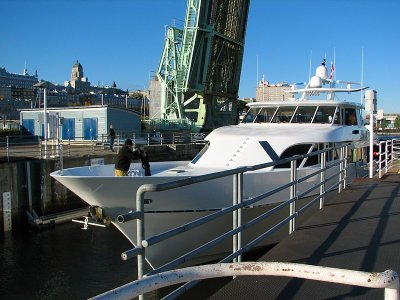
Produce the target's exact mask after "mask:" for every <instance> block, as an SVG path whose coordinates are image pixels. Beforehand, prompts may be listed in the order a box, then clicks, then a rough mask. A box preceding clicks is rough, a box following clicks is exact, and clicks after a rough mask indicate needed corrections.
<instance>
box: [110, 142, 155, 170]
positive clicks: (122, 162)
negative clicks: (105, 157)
mask: <svg viewBox="0 0 400 300" xmlns="http://www.w3.org/2000/svg"><path fill="white" fill-rule="evenodd" d="M138 158H140V160H141V161H142V167H143V169H144V170H145V176H151V172H150V163H149V155H148V153H147V152H146V151H144V150H140V149H139V148H138V149H133V143H132V140H131V139H127V140H126V141H125V143H124V146H122V148H121V149H120V150H119V152H118V155H117V157H116V161H115V167H114V169H115V170H114V171H115V176H128V171H129V166H130V165H131V161H132V160H134V159H138Z"/></svg>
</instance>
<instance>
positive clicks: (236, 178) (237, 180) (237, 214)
mask: <svg viewBox="0 0 400 300" xmlns="http://www.w3.org/2000/svg"><path fill="white" fill-rule="evenodd" d="M232 193H233V195H232V196H233V197H232V200H233V201H232V205H236V204H239V203H242V201H243V173H237V174H234V175H233V190H232ZM232 216H233V220H232V224H233V229H236V228H238V227H240V226H242V209H241V208H239V209H237V210H234V211H233V212H232ZM232 243H233V245H232V253H234V252H236V251H238V250H239V249H240V248H241V247H242V233H241V232H238V233H237V234H235V235H233V237H232ZM233 261H234V262H241V261H242V256H241V255H239V256H238V257H237V258H235V259H234V260H233Z"/></svg>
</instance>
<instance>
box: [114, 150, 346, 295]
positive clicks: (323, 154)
mask: <svg viewBox="0 0 400 300" xmlns="http://www.w3.org/2000/svg"><path fill="white" fill-rule="evenodd" d="M336 151H337V152H336ZM327 153H331V155H330V156H331V157H333V156H334V153H339V157H338V159H336V160H331V161H327V157H328V156H327ZM347 153H348V148H347V146H342V147H332V148H326V149H323V150H320V151H316V152H313V153H309V154H305V155H296V156H294V157H291V158H287V159H282V160H279V161H276V162H270V163H264V164H260V165H255V166H248V167H240V168H236V169H232V170H226V171H221V172H216V173H211V174H206V175H200V176H193V177H190V178H186V179H182V180H178V181H174V182H168V183H163V184H145V185H142V186H140V187H139V189H138V191H137V194H136V211H133V212H128V213H126V214H124V215H121V216H119V217H118V220H119V221H120V222H127V221H130V220H133V219H137V229H136V231H137V241H136V245H137V247H136V248H133V249H130V250H128V251H126V252H124V253H123V254H122V257H123V258H124V259H129V258H132V257H135V256H137V260H138V278H139V279H141V278H142V277H143V276H144V269H145V258H146V248H148V247H152V246H154V245H156V244H157V243H160V242H161V241H164V240H166V239H169V238H171V237H174V236H175V235H178V234H180V233H183V232H187V231H189V230H192V229H194V228H197V227H199V226H200V225H203V224H205V223H207V222H210V221H212V220H215V219H217V218H219V217H221V216H223V215H226V214H232V218H233V228H232V229H231V230H230V231H228V232H226V233H224V234H222V235H220V236H218V237H216V238H214V239H213V240H211V241H209V242H208V243H205V244H203V245H202V246H200V247H198V248H196V249H193V250H191V251H190V252H188V253H186V254H184V255H182V256H180V257H178V258H176V259H174V260H172V261H170V262H169V263H166V264H165V265H163V266H161V267H159V268H157V269H155V270H153V271H152V272H150V273H148V274H147V276H148V275H152V274H156V273H159V272H164V271H167V270H170V269H172V268H175V267H177V266H179V265H181V264H182V263H185V262H187V261H188V260H190V259H192V258H194V257H196V256H198V255H199V254H201V253H204V252H205V251H207V250H209V249H211V248H212V247H214V246H216V245H217V244H219V243H221V242H222V241H225V240H227V239H228V238H232V241H233V247H232V252H231V254H229V255H228V256H226V257H225V258H224V259H222V260H221V262H222V263H226V262H231V261H238V262H240V261H241V255H242V254H243V253H244V252H246V251H249V250H250V249H252V248H253V247H255V246H257V245H258V244H259V243H260V242H261V241H263V240H264V239H266V238H267V237H269V236H271V235H272V234H274V233H275V232H276V231H277V230H278V229H280V228H282V227H283V226H284V225H285V224H289V233H291V232H293V231H294V230H295V229H296V223H295V221H296V218H297V216H299V215H300V214H301V213H303V212H304V211H305V210H307V209H308V208H310V207H311V206H312V205H313V204H315V203H316V202H318V201H319V207H320V208H322V207H323V205H324V196H325V194H326V193H328V192H330V191H332V190H333V189H336V188H338V189H339V192H340V191H341V190H342V189H344V188H345V187H346V179H347V172H348V164H347V156H346V155H347ZM314 155H318V157H319V161H320V162H321V164H320V167H319V168H318V169H316V170H315V171H313V172H312V173H311V174H308V175H304V176H303V177H299V176H298V169H297V166H296V161H298V160H299V159H304V158H307V157H311V156H314ZM288 162H290V163H291V174H292V176H291V180H290V181H289V182H288V183H285V184H282V185H281V186H279V187H277V188H276V189H273V190H270V191H265V192H263V193H262V194H260V195H257V196H253V197H252V198H250V199H243V189H244V188H243V184H244V181H243V174H244V173H246V172H249V171H256V170H259V169H263V168H268V167H272V166H276V165H279V164H284V163H288ZM332 168H336V169H334V170H331V174H330V175H329V176H326V175H327V174H326V171H327V170H329V169H332ZM226 176H232V178H233V191H232V192H233V199H232V206H230V207H225V208H223V209H221V210H218V211H215V212H212V213H210V214H209V215H207V216H205V217H202V218H200V219H197V220H194V221H192V222H190V223H186V224H183V225H182V226H180V227H177V228H174V229H171V230H169V231H166V232H163V233H160V234H158V235H156V236H152V237H146V236H145V212H144V198H145V194H146V193H148V192H160V191H166V190H171V189H174V188H178V187H183V186H187V185H191V184H195V183H200V182H205V181H209V180H214V179H217V178H222V177H226ZM316 176H319V183H317V184H314V185H313V186H311V187H310V188H308V189H307V190H305V191H302V192H301V193H300V192H299V190H298V188H297V187H298V186H299V185H300V184H301V183H303V182H305V181H307V180H309V179H311V178H313V177H316ZM328 182H329V186H328ZM287 189H290V199H287V200H284V201H282V202H281V203H279V204H278V205H277V206H275V207H273V208H272V209H270V210H268V211H266V212H264V213H262V214H261V215H259V216H257V217H256V218H254V219H252V220H249V221H247V222H246V223H244V224H243V223H242V209H243V208H246V207H252V206H257V205H258V203H259V202H260V201H261V200H263V199H266V198H267V197H270V196H272V195H274V194H276V193H278V192H280V191H283V190H287ZM311 195H314V196H312V197H311ZM315 195H316V196H315ZM305 197H308V202H307V203H305V204H304V205H303V206H302V207H300V208H297V207H296V202H297V201H298V200H299V199H303V198H305ZM309 198H311V199H309ZM286 207H290V213H289V215H287V216H286V217H284V219H282V220H280V221H279V222H278V223H276V224H273V225H272V226H271V227H270V228H268V229H266V230H265V232H263V233H262V234H261V235H260V236H258V237H256V238H254V239H253V240H252V241H250V242H249V243H248V244H246V245H242V240H241V233H242V231H244V230H246V229H249V228H251V227H252V226H254V225H256V224H258V223H259V222H261V221H262V220H265V219H266V218H268V217H270V216H271V215H273V214H276V213H277V212H278V211H281V210H282V209H284V208H286ZM193 238H195V237H193ZM195 284H196V283H195V282H189V283H187V284H185V285H184V286H182V287H180V288H178V289H177V290H176V291H174V292H173V293H172V294H171V295H170V297H176V296H179V295H180V294H182V293H183V292H184V291H185V290H187V289H189V288H190V287H192V286H193V285H195Z"/></svg>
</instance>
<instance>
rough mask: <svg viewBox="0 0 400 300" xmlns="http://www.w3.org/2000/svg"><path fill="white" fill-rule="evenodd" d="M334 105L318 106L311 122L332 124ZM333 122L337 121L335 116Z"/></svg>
mask: <svg viewBox="0 0 400 300" xmlns="http://www.w3.org/2000/svg"><path fill="white" fill-rule="evenodd" d="M335 111H336V107H335V106H320V107H318V110H317V113H316V114H315V117H314V121H313V123H319V124H332V120H334V116H335ZM335 122H339V120H338V118H336V120H335Z"/></svg>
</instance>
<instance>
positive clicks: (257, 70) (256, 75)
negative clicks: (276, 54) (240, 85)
mask: <svg viewBox="0 0 400 300" xmlns="http://www.w3.org/2000/svg"><path fill="white" fill-rule="evenodd" d="M256 69H257V74H256V76H257V78H256V82H257V84H256V89H257V88H258V55H257V68H256Z"/></svg>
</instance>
